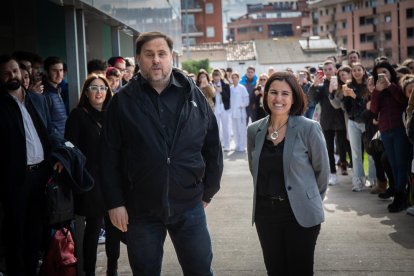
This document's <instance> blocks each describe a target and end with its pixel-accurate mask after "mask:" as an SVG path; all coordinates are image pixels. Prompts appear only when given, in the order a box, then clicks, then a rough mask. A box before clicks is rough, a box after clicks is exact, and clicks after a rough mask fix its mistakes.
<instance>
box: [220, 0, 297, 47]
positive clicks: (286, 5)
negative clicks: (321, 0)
mask: <svg viewBox="0 0 414 276" xmlns="http://www.w3.org/2000/svg"><path fill="white" fill-rule="evenodd" d="M303 2H304V1H301V0H299V1H280V0H277V1H274V2H271V3H269V4H248V5H247V13H246V14H245V15H243V16H241V17H239V18H237V19H231V22H229V23H228V24H227V28H228V34H227V40H229V41H246V40H256V39H269V38H276V37H290V36H296V37H297V36H301V35H302V30H301V24H302V11H303V9H304V8H305V6H304V5H303V4H304V3H303Z"/></svg>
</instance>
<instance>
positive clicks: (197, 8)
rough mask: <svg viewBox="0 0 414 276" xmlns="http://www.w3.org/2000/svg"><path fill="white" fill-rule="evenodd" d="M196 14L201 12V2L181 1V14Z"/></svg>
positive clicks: (198, 0) (193, 0) (195, 0)
mask: <svg viewBox="0 0 414 276" xmlns="http://www.w3.org/2000/svg"><path fill="white" fill-rule="evenodd" d="M186 8H187V12H189V13H197V12H202V11H203V1H200V0H181V13H185V12H186Z"/></svg>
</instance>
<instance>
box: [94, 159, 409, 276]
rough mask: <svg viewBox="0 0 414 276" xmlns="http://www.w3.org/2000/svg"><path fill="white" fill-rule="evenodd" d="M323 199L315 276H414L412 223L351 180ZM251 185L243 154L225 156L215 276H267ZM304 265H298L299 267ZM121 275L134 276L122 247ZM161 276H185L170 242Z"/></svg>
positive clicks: (212, 213)
mask: <svg viewBox="0 0 414 276" xmlns="http://www.w3.org/2000/svg"><path fill="white" fill-rule="evenodd" d="M338 180H339V183H340V184H338V185H337V186H334V187H330V188H329V190H328V192H327V196H326V199H325V214H326V221H325V223H323V224H322V229H321V233H320V236H319V239H318V242H317V247H316V254H315V275H352V276H353V275H393V276H394V275H407V276H408V275H414V217H412V216H409V215H406V213H405V212H401V213H397V214H390V213H388V212H387V209H386V207H387V204H389V203H390V201H383V200H379V199H378V198H377V196H375V195H371V194H370V193H369V189H367V190H365V191H363V192H359V193H355V192H352V191H351V176H339V177H338ZM252 191H253V189H252V179H251V176H250V172H249V170H248V164H247V156H246V154H244V153H236V152H229V153H225V162H224V173H223V179H222V185H221V190H220V191H219V193H218V194H217V195H216V196H215V197H214V199H213V201H212V203H211V204H210V206H208V208H207V210H206V212H207V219H208V225H209V230H210V234H211V238H212V243H213V253H214V259H213V267H214V271H215V275H217V276H230V275H231V276H233V275H234V276H262V275H263V276H264V275H266V271H265V268H264V263H263V259H262V253H261V249H260V245H259V240H258V238H257V234H256V230H255V228H254V227H252V225H251V210H252ZM298 265H300V264H298ZM105 271H106V256H105V252H104V246H103V245H100V246H99V253H98V264H97V275H105ZM119 275H132V273H131V270H130V268H129V264H128V259H127V254H126V249H125V246H122V250H121V258H120V261H119ZM162 275H164V276H178V275H182V272H181V269H180V266H179V264H178V261H177V258H176V256H175V252H174V249H173V247H172V245H171V242H170V240H169V238H168V237H167V241H166V243H165V253H164V261H163V269H162Z"/></svg>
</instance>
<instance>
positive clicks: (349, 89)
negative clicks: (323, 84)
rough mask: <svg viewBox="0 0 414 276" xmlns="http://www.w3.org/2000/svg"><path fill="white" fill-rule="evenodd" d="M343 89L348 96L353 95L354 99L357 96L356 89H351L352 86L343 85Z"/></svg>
mask: <svg viewBox="0 0 414 276" xmlns="http://www.w3.org/2000/svg"><path fill="white" fill-rule="evenodd" d="M342 90H343V92H344V96H348V97H351V98H353V99H355V98H356V94H355V92H354V90H353V89H351V88H349V87H348V86H347V87H343V89H342Z"/></svg>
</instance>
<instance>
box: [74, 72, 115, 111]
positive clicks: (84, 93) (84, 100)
mask: <svg viewBox="0 0 414 276" xmlns="http://www.w3.org/2000/svg"><path fill="white" fill-rule="evenodd" d="M96 79H100V80H102V81H103V83H104V84H105V86H106V87H108V90H107V91H106V96H105V101H104V103H103V105H102V110H105V109H106V107H107V106H108V103H109V101H110V100H111V98H112V90H111V87H110V86H109V83H108V81H107V80H106V78H105V77H104V76H102V75H98V74H90V75H89V76H88V77H87V78H86V80H85V82H84V83H83V87H82V92H81V95H80V98H79V103H78V106H79V107H84V106H86V105H87V104H89V100H88V95H87V93H88V87H89V86H90V85H91V83H92V82H93V81H94V80H96Z"/></svg>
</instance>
